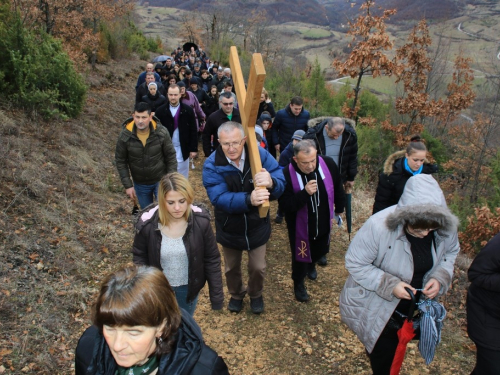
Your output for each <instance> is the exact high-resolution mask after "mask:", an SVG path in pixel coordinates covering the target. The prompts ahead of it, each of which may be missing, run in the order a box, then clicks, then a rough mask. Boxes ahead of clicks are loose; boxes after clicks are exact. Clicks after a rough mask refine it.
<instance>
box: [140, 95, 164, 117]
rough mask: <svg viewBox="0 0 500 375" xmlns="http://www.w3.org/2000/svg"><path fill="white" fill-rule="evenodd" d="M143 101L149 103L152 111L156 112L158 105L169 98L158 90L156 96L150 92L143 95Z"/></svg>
mask: <svg viewBox="0 0 500 375" xmlns="http://www.w3.org/2000/svg"><path fill="white" fill-rule="evenodd" d="M142 101H143V102H145V103H148V104H149V106H150V108H151V112H155V111H156V109H157V108H158V107H160V106H162V105H163V104H165V103H166V102H167V98H165V96H164V95H161V94H158V92H157V93H156V95H155V96H153V95H151V93H149V92H148V94H147V95H144V96H143V97H142Z"/></svg>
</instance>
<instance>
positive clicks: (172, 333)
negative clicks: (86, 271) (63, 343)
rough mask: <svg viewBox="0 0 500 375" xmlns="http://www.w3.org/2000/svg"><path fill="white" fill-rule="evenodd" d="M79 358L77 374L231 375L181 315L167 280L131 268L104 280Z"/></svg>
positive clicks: (150, 270)
mask: <svg viewBox="0 0 500 375" xmlns="http://www.w3.org/2000/svg"><path fill="white" fill-rule="evenodd" d="M92 320H93V323H94V325H93V326H92V327H90V328H88V329H87V330H86V331H85V332H84V334H83V335H82V337H81V338H80V340H79V341H78V346H77V348H76V353H75V374H76V375H83V374H110V375H114V374H119V375H121V374H146V375H147V374H157V375H166V374H169V375H175V374H177V375H180V374H214V375H216V374H217V375H219V374H221V375H222V374H228V369H227V366H226V364H225V363H224V360H223V359H222V358H221V357H219V356H218V355H217V353H215V352H214V351H213V350H212V349H210V348H209V347H208V346H206V345H205V344H204V342H203V337H202V335H201V331H200V327H198V325H197V324H196V322H195V321H194V320H193V318H191V317H190V316H189V314H186V313H185V312H181V310H180V309H179V307H178V306H177V303H176V302H175V296H174V292H173V290H172V288H171V287H170V285H169V283H168V281H167V279H166V278H165V275H163V273H162V272H161V271H160V270H158V269H155V268H153V267H145V266H128V267H125V268H122V269H120V270H118V271H117V272H115V273H112V274H111V275H109V276H108V277H106V279H105V280H104V282H103V284H102V286H101V289H100V292H99V296H98V297H97V301H96V303H95V304H94V307H93V317H92Z"/></svg>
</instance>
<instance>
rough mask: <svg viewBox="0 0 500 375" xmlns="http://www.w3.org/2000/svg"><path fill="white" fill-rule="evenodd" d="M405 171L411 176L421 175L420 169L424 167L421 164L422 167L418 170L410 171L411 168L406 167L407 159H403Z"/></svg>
mask: <svg viewBox="0 0 500 375" xmlns="http://www.w3.org/2000/svg"><path fill="white" fill-rule="evenodd" d="M405 169H406V170H407V171H408V173H410V174H411V175H413V176H416V175H417V174H420V173H422V169H424V165H423V164H422V165H421V166H420V168H419V169H417V170H416V171H412V170H411V168H410V166H409V165H408V159H407V158H405Z"/></svg>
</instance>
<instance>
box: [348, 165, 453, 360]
mask: <svg viewBox="0 0 500 375" xmlns="http://www.w3.org/2000/svg"><path fill="white" fill-rule="evenodd" d="M415 218H420V219H432V220H434V221H437V222H438V223H440V229H439V230H437V231H436V232H435V246H434V245H433V246H432V248H433V249H432V257H433V261H434V265H433V267H432V268H431V270H430V271H429V272H427V273H426V274H425V276H424V285H425V284H426V283H427V282H428V281H429V279H431V278H434V279H436V280H437V281H439V283H440V285H441V290H440V291H439V294H438V295H442V294H445V293H446V292H447V290H448V287H449V285H450V283H451V280H452V276H453V266H454V263H455V259H456V257H457V254H458V252H459V250H460V247H459V244H458V235H457V227H458V219H457V218H456V217H455V216H454V215H453V214H452V213H451V212H450V210H449V209H448V208H447V206H446V202H445V199H444V195H443V192H442V191H441V189H440V187H439V185H438V183H437V182H436V180H434V178H433V177H432V176H430V175H425V174H421V175H417V176H414V177H412V178H410V179H409V180H408V182H407V183H406V187H405V190H404V192H403V195H402V196H401V199H400V200H399V203H398V204H397V205H395V206H391V207H388V208H386V209H385V210H383V211H380V212H378V213H377V214H375V215H373V216H371V217H370V218H369V219H368V220H367V221H366V223H365V224H364V225H363V227H361V229H360V230H359V231H358V233H357V234H356V236H355V237H354V239H353V241H352V243H351V245H350V246H349V249H348V250H347V254H346V257H345V260H346V268H347V270H348V271H349V274H350V276H349V277H348V279H347V281H346V283H345V285H344V288H343V290H342V293H341V296H340V314H341V317H342V321H343V322H344V323H346V324H347V325H348V326H349V328H350V329H352V330H353V331H354V333H356V335H357V336H358V338H359V340H360V341H361V342H362V343H363V345H364V346H365V347H366V350H367V351H368V352H369V353H371V352H372V350H373V347H374V346H375V343H376V342H377V340H378V338H379V336H380V334H381V333H382V331H383V329H384V327H385V325H386V324H387V322H388V321H389V318H390V317H391V315H392V313H393V312H394V310H395V309H396V306H397V305H398V303H399V301H400V299H399V298H397V297H395V296H394V295H393V294H392V291H393V290H394V287H395V286H396V285H397V284H398V283H399V282H400V281H404V282H406V283H410V281H411V279H412V277H413V257H412V253H411V249H410V243H409V242H408V240H407V238H406V235H405V231H404V226H405V224H407V223H410V225H411V223H412V222H413V220H415Z"/></svg>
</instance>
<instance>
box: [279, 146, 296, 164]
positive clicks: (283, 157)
mask: <svg viewBox="0 0 500 375" xmlns="http://www.w3.org/2000/svg"><path fill="white" fill-rule="evenodd" d="M292 159H293V142H290V143H289V144H288V145H287V146H286V147H285V149H284V150H282V151H281V153H280V158H279V160H278V164H279V166H280V167H281V168H285V167H286V166H287V165H288V164H290V162H291V161H292Z"/></svg>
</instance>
